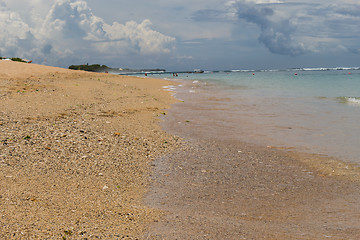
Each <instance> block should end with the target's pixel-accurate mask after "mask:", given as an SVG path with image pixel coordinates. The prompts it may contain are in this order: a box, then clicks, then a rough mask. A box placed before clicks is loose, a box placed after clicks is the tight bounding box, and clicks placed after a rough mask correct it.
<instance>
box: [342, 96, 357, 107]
mask: <svg viewBox="0 0 360 240" xmlns="http://www.w3.org/2000/svg"><path fill="white" fill-rule="evenodd" d="M345 99H346V100H347V103H348V104H351V105H357V106H360V98H356V97H346V98H345Z"/></svg>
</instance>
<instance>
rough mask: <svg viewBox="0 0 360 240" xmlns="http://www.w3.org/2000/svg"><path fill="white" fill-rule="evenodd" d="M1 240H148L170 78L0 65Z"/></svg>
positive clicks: (171, 143) (166, 144) (168, 147)
mask: <svg viewBox="0 0 360 240" xmlns="http://www.w3.org/2000/svg"><path fill="white" fill-rule="evenodd" d="M0 69H1V70H0V100H1V101H0V133H1V135H0V141H1V142H0V181H1V186H2V187H1V188H0V200H1V201H0V238H2V239H29V238H34V239H44V238H58V239H61V238H63V239H65V238H66V239H79V238H89V239H93V238H103V239H116V238H133V239H141V238H142V236H143V234H144V233H145V232H146V231H147V229H148V227H149V226H150V225H151V224H152V223H153V222H155V221H158V220H159V218H160V216H161V214H162V213H161V211H159V210H157V209H153V208H149V207H148V206H146V205H145V204H144V203H143V196H144V194H145V193H146V192H147V189H148V184H149V176H150V174H151V171H152V170H151V163H152V162H153V161H154V159H156V158H157V157H159V156H162V155H164V154H166V153H167V152H169V151H172V149H174V148H176V146H177V145H178V144H179V143H178V142H179V139H178V138H176V137H174V136H171V135H169V134H167V133H165V132H164V131H162V130H161V128H160V126H159V124H158V123H159V121H160V120H159V119H158V116H160V115H161V114H162V113H163V112H164V111H166V110H164V109H167V108H169V107H170V103H173V102H175V99H174V98H172V97H171V95H170V93H168V92H165V91H163V90H162V89H161V88H162V86H164V85H166V84H168V82H167V81H164V80H159V79H139V78H134V77H125V76H116V75H110V74H98V73H88V72H81V71H71V70H67V69H61V68H54V67H47V66H41V65H36V64H25V63H17V62H8V61H0Z"/></svg>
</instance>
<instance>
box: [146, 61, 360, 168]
mask: <svg viewBox="0 0 360 240" xmlns="http://www.w3.org/2000/svg"><path fill="white" fill-rule="evenodd" d="M148 76H150V77H160V78H164V79H169V80H172V81H176V82H177V84H174V85H172V86H167V87H166V88H167V89H168V90H171V91H174V95H175V97H176V98H178V99H180V100H181V101H182V102H180V103H178V104H176V105H175V109H177V110H176V111H173V112H172V110H170V112H169V114H175V115H176V114H177V115H176V116H175V115H174V116H175V118H177V119H178V121H177V122H176V123H175V125H174V129H177V128H178V129H180V130H181V128H184V127H187V128H189V127H191V128H192V129H193V130H192V134H193V135H194V136H195V135H201V136H202V137H205V138H216V139H220V140H221V139H223V140H241V141H245V142H249V143H254V144H260V145H264V146H268V147H275V148H282V149H289V150H295V151H300V152H307V153H312V154H321V155H324V156H329V157H334V158H337V159H339V160H342V161H348V162H353V163H357V164H360V122H359V121H360V69H359V68H333V69H324V68H308V69H289V70H262V71H251V70H233V71H205V72H204V73H201V74H200V73H197V74H194V73H178V76H173V74H171V73H164V74H150V75H148Z"/></svg>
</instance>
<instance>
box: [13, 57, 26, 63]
mask: <svg viewBox="0 0 360 240" xmlns="http://www.w3.org/2000/svg"><path fill="white" fill-rule="evenodd" d="M10 59H11V60H12V61H15V62H23V63H26V61H24V60H23V59H21V58H18V57H15V58H10Z"/></svg>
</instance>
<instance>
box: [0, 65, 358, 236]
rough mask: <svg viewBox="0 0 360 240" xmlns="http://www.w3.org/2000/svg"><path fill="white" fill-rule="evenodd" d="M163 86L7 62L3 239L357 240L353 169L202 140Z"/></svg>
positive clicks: (2, 93) (1, 143) (0, 194)
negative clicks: (161, 118) (162, 119)
mask: <svg viewBox="0 0 360 240" xmlns="http://www.w3.org/2000/svg"><path fill="white" fill-rule="evenodd" d="M165 85H169V82H167V81H163V80H157V79H150V78H135V77H127V76H115V75H110V74H99V73H88V72H81V71H71V70H66V69H61V68H54V67H46V66H40V65H35V64H25V63H16V62H9V61H0V99H1V101H0V181H1V187H0V239H359V238H360V221H359V219H360V207H359V206H360V177H359V176H360V174H359V173H360V170H359V168H358V167H357V166H352V165H349V164H346V163H342V162H340V161H337V160H333V159H326V158H321V157H320V156H316V155H311V154H310V155H309V154H300V153H295V152H288V151H287V152H285V151H282V150H281V149H275V148H272V147H270V146H269V147H266V146H265V147H264V146H255V145H251V144H246V143H243V142H238V141H226V140H224V139H222V138H221V137H219V136H221V132H214V133H212V135H204V133H202V132H201V128H200V127H199V126H197V125H196V122H188V121H187V119H188V118H187V115H186V114H188V113H186V114H185V115H184V104H185V105H186V102H185V103H181V104H182V105H181V104H180V105H179V104H177V105H173V106H172V107H171V109H169V108H170V105H171V104H173V103H175V102H176V99H174V98H173V97H172V96H171V94H170V93H169V92H166V91H164V90H162V86H165ZM190 110H191V109H190ZM160 116H162V117H163V118H165V119H164V120H165V121H164V122H162V123H161V124H160V122H161V120H160ZM179 122H180V123H182V124H180V125H179V124H178V123H179ZM204 136H206V137H204Z"/></svg>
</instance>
